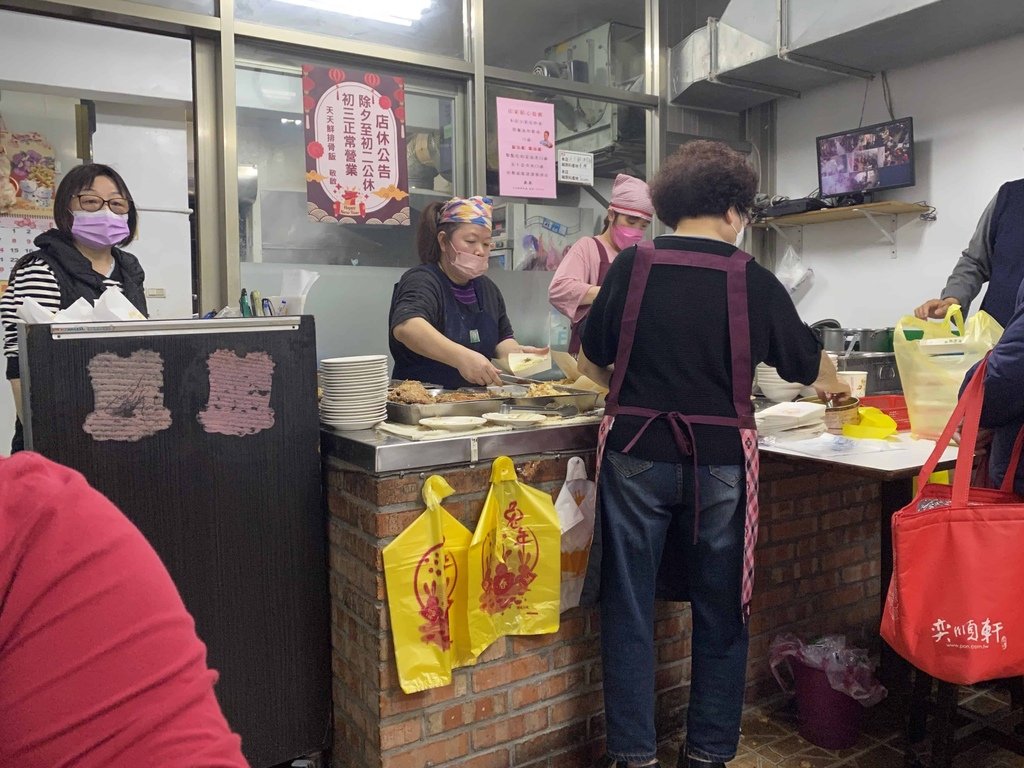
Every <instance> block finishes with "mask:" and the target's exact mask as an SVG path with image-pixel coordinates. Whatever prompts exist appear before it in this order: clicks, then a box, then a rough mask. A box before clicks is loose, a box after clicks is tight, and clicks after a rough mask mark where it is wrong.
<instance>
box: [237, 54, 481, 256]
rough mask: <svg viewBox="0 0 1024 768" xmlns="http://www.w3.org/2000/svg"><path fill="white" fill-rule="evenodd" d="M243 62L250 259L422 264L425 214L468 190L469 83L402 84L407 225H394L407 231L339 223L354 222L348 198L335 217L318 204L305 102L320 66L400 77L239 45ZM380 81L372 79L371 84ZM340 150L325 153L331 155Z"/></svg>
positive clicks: (339, 72) (243, 172) (241, 109)
mask: <svg viewBox="0 0 1024 768" xmlns="http://www.w3.org/2000/svg"><path fill="white" fill-rule="evenodd" d="M237 61H238V64H237V70H236V83H237V109H238V112H237V118H238V164H239V169H238V174H239V176H238V184H239V186H238V191H239V206H240V219H241V231H240V237H241V255H242V260H243V261H251V262H274V263H290V264H298V263H305V264H345V265H361V266H389V267H402V266H412V265H414V264H418V263H419V257H418V255H417V253H416V249H415V232H416V227H417V225H418V223H419V214H420V212H421V211H422V210H423V208H424V207H426V205H427V204H428V203H430V202H431V201H432V200H436V199H439V198H440V199H447V198H448V197H450V196H451V195H452V194H453V193H455V192H459V191H461V188H462V186H463V176H462V174H463V165H464V164H463V161H462V158H463V156H464V154H465V150H464V149H463V146H462V141H463V139H462V136H461V135H460V132H459V126H460V125H462V120H461V118H460V117H459V115H461V114H463V112H464V110H463V106H462V104H463V100H464V96H463V91H464V85H463V84H461V83H459V82H453V83H451V84H445V81H443V80H441V79H439V78H436V77H434V78H431V79H430V80H429V81H427V80H425V79H423V78H418V77H408V76H406V77H405V78H404V86H405V87H404V113H403V114H404V118H405V125H404V133H402V135H401V137H400V139H401V140H402V141H403V142H404V144H403V145H402V151H403V152H404V153H405V159H406V163H407V167H408V180H409V196H408V201H409V209H410V210H409V213H408V218H407V219H405V218H404V216H405V214H399V215H397V217H396V220H399V221H401V222H403V223H399V224H370V223H338V220H339V219H341V220H344V219H345V218H346V216H347V215H348V213H347V211H348V208H347V207H346V206H348V205H349V201H348V200H347V198H345V197H344V195H342V198H337V199H335V201H334V202H333V203H331V205H334V207H335V210H330V211H325V210H323V209H322V208H321V207H320V206H318V205H316V204H315V202H314V201H315V199H316V196H317V195H319V194H320V192H319V189H320V188H319V187H318V186H317V185H318V184H319V183H320V181H321V180H320V179H314V178H312V177H311V176H310V174H312V173H314V171H310V170H309V169H308V168H307V164H306V160H307V154H308V150H309V146H310V141H309V139H308V137H307V136H306V124H307V122H306V121H307V120H308V119H309V118H308V116H307V113H306V112H304V104H305V106H307V107H309V106H311V105H312V100H311V99H310V100H307V101H306V102H304V97H305V96H308V93H304V78H303V67H304V66H312V67H316V68H320V71H322V72H326V73H328V74H330V75H331V77H332V78H334V77H337V78H339V79H341V78H342V77H348V76H350V75H351V73H353V72H355V71H357V70H358V71H361V72H367V71H368V72H371V73H375V74H377V75H379V77H381V78H384V77H387V76H396V75H398V76H400V75H402V73H401V72H395V71H388V72H385V71H383V70H380V69H379V68H377V67H375V66H374V65H372V64H371V65H369V66H366V65H363V64H360V63H358V62H352V61H350V60H349V61H346V60H344V59H333V58H332V59H325V58H323V57H322V56H321V57H319V58H315V57H312V56H310V57H306V56H303V57H297V56H291V55H282V54H279V53H268V52H266V51H261V50H256V49H252V48H247V47H240V49H239V51H238V54H237ZM372 77H373V75H368V78H369V79H370V80H371V81H372ZM306 84H307V85H308V82H307V83H306ZM392 98H394V96H392ZM314 119H315V118H314ZM339 130H340V129H339ZM340 144H341V138H339V145H340ZM332 146H333V145H329V146H328V147H326V148H324V150H325V151H333V150H332ZM338 151H339V152H340V151H341V150H340V148H339V150H338ZM377 168H379V165H378V166H375V169H377ZM339 189H340V188H339ZM310 190H312V191H310ZM307 193H308V194H307ZM396 199H404V198H402V197H401V196H400V197H399V198H396ZM353 210H357V209H353Z"/></svg>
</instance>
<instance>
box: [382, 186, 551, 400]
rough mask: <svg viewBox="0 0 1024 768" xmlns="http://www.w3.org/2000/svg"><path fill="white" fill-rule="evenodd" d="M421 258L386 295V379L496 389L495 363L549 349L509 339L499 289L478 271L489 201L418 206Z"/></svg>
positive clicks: (483, 258)
mask: <svg viewBox="0 0 1024 768" xmlns="http://www.w3.org/2000/svg"><path fill="white" fill-rule="evenodd" d="M417 246H418V247H419V250H420V259H421V260H422V261H423V263H422V264H420V265H419V266H417V267H413V268H412V269H410V270H409V271H407V272H406V273H405V274H404V275H402V278H401V280H399V281H398V282H397V283H396V284H395V289H394V291H393V292H392V295H391V310H390V312H389V313H388V315H389V321H388V322H389V328H390V334H389V337H388V345H389V348H390V350H391V356H392V357H393V358H394V360H395V367H394V370H393V372H392V377H393V378H395V379H413V380H416V381H422V382H427V383H430V384H437V385H439V386H442V387H444V388H445V389H458V388H459V387H467V386H487V385H500V384H501V379H500V378H499V376H498V374H499V371H498V369H497V368H495V367H494V365H493V364H492V363H491V360H492V359H494V358H503V357H507V356H508V355H509V353H511V352H536V353H538V354H543V353H545V352H546V351H547V350H546V349H540V348H537V347H527V346H523V345H521V344H520V343H519V342H518V341H516V340H515V335H514V333H513V331H512V324H511V322H509V319H508V313H507V312H506V311H505V300H504V298H502V295H501V291H500V290H498V286H496V285H495V284H494V282H493V281H492V280H490V279H489V278H488V277H487V276H486V275H485V274H484V273H485V272H486V271H487V266H488V263H489V260H490V251H491V200H490V198H487V197H470V198H453V199H451V200H449V201H448V202H446V203H431V204H430V205H428V206H427V207H426V209H424V211H423V218H422V219H421V220H420V226H419V231H418V232H417Z"/></svg>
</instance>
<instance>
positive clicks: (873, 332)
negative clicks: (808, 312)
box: [814, 327, 894, 354]
mask: <svg viewBox="0 0 1024 768" xmlns="http://www.w3.org/2000/svg"><path fill="white" fill-rule="evenodd" d="M893 330H894V329H892V328H821V327H819V328H815V329H814V332H815V333H816V334H818V338H819V339H821V343H822V345H823V346H824V347H825V349H826V350H827V351H829V352H838V353H839V354H849V353H851V352H892V335H893Z"/></svg>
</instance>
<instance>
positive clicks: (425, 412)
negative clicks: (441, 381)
mask: <svg viewBox="0 0 1024 768" xmlns="http://www.w3.org/2000/svg"><path fill="white" fill-rule="evenodd" d="M427 392H429V393H430V394H431V395H433V396H435V397H436V396H437V395H439V394H441V393H442V392H444V390H443V389H428V390H427ZM507 401H508V398H507V397H490V398H486V399H484V400H462V401H460V402H457V403H426V404H422V405H421V404H414V403H393V402H391V401H390V400H388V421H394V422H397V423H399V424H413V425H415V424H419V423H420V419H425V418H427V417H428V416H483V415H484V414H485V413H494V412H495V411H497V410H500V409H501V404H502V403H504V402H507Z"/></svg>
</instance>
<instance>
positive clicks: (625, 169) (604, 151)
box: [487, 85, 647, 203]
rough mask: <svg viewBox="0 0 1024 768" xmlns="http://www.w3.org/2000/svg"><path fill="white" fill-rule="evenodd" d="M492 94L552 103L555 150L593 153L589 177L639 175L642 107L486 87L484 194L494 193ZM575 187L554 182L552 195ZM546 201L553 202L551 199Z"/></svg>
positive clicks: (642, 156) (566, 193)
mask: <svg viewBox="0 0 1024 768" xmlns="http://www.w3.org/2000/svg"><path fill="white" fill-rule="evenodd" d="M498 97H504V98H509V99H523V100H526V101H534V102H541V103H548V104H553V105H554V115H555V140H554V145H555V149H556V150H570V151H573V152H588V153H591V154H593V156H594V177H595V179H601V178H604V179H609V180H610V179H614V178H615V175H616V174H618V173H627V174H629V175H630V176H636V177H637V178H641V179H642V178H644V175H645V170H646V157H647V155H646V153H647V138H646V122H645V121H646V110H645V109H644V108H643V107H633V106H624V105H621V104H612V103H610V102H607V101H598V100H596V99H583V98H577V97H575V96H560V95H553V94H549V93H538V92H535V91H530V90H527V89H523V88H509V87H504V86H494V85H490V86H488V87H487V193H488V194H489V195H498V194H499V165H498V159H499V155H500V150H499V146H498V139H497V99H498ZM578 189H579V188H578V187H576V186H572V185H568V184H558V185H557V187H556V190H557V193H558V199H559V200H562V199H563V198H565V197H566V196H572V195H575V194H576V192H577V191H578ZM536 202H543V201H541V200H538V201H536ZM552 202H556V203H557V201H552Z"/></svg>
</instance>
